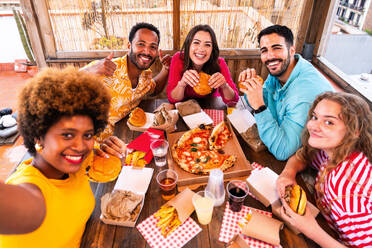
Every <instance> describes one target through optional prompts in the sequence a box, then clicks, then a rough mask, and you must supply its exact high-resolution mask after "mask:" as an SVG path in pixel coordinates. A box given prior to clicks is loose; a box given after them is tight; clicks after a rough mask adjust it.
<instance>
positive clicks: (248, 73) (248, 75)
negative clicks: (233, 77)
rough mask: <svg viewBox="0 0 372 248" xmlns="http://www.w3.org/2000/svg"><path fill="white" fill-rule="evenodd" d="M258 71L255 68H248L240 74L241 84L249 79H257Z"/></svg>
mask: <svg viewBox="0 0 372 248" xmlns="http://www.w3.org/2000/svg"><path fill="white" fill-rule="evenodd" d="M256 75H257V74H256V70H255V69H253V68H247V69H246V70H244V71H242V72H241V73H240V74H239V82H244V81H246V80H248V79H252V78H254V77H256Z"/></svg>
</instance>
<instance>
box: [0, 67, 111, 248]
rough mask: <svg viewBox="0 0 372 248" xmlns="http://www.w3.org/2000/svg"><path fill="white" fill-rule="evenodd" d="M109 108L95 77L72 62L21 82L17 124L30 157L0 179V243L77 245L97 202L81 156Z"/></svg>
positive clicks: (107, 96) (89, 148)
mask: <svg viewBox="0 0 372 248" xmlns="http://www.w3.org/2000/svg"><path fill="white" fill-rule="evenodd" d="M109 107H110V94H109V92H108V91H107V90H106V89H105V87H103V85H102V84H101V82H100V80H99V79H98V78H96V77H95V76H92V75H89V74H87V73H84V72H78V71H77V69H75V68H71V67H70V68H66V69H63V70H58V69H51V68H49V69H46V70H44V71H42V72H41V73H39V74H38V75H37V76H36V77H34V78H32V79H31V80H30V81H29V82H28V83H27V85H26V86H25V87H24V88H23V89H22V91H21V93H20V95H19V103H18V111H19V114H18V125H19V131H20V133H21V135H22V136H23V139H24V144H25V146H26V148H27V149H28V151H29V153H30V154H32V155H33V158H31V159H29V160H27V161H25V162H23V163H22V164H21V165H20V166H18V168H17V170H16V171H15V172H14V173H13V174H12V175H11V176H10V177H9V178H8V179H7V180H6V184H0V233H1V234H2V235H0V247H4V248H7V247H79V245H80V241H81V237H82V235H83V232H84V229H85V224H86V222H87V221H88V219H89V217H90V215H91V213H92V212H93V209H94V204H95V200H94V196H93V193H92V191H91V188H90V185H89V181H88V178H87V176H86V175H85V170H84V168H83V166H82V163H83V161H84V160H85V159H86V158H87V156H88V154H89V153H90V152H91V151H92V150H93V147H94V136H95V135H97V134H99V133H100V132H101V131H102V130H103V129H104V128H105V126H106V124H107V118H108V112H109Z"/></svg>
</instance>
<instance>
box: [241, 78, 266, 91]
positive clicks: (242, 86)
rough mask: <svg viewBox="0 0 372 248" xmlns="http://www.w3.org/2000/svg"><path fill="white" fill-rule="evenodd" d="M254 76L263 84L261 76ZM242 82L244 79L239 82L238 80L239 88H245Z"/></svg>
mask: <svg viewBox="0 0 372 248" xmlns="http://www.w3.org/2000/svg"><path fill="white" fill-rule="evenodd" d="M255 78H256V79H258V81H259V82H260V84H261V85H263V84H264V80H263V79H262V77H260V76H258V75H256V76H255ZM243 82H244V81H240V82H239V88H240V89H246V87H245V86H244V85H243Z"/></svg>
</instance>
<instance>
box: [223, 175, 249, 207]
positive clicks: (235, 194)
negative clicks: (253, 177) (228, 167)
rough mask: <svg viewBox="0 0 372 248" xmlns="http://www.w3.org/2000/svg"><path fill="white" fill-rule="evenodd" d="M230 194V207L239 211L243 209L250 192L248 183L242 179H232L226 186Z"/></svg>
mask: <svg viewBox="0 0 372 248" xmlns="http://www.w3.org/2000/svg"><path fill="white" fill-rule="evenodd" d="M226 190H227V193H228V195H229V204H230V209H231V211H233V212H239V211H240V210H241V209H242V206H243V203H244V199H245V197H246V196H247V194H248V185H247V183H246V182H245V181H242V180H231V181H230V182H229V183H228V184H227V186H226Z"/></svg>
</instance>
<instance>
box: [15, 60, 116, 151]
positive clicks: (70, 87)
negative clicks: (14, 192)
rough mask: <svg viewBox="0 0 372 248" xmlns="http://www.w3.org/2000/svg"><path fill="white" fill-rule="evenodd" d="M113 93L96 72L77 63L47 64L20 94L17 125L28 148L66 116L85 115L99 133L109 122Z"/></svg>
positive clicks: (30, 148) (33, 149)
mask: <svg viewBox="0 0 372 248" xmlns="http://www.w3.org/2000/svg"><path fill="white" fill-rule="evenodd" d="M110 100H111V96H110V93H109V91H108V90H107V89H106V88H105V87H104V85H103V84H102V83H101V81H100V79H99V78H97V77H96V76H93V75H90V74H87V73H85V72H79V71H78V69H76V68H74V67H67V68H65V69H63V70H60V69H55V68H47V69H45V70H43V71H42V72H40V73H39V74H37V75H36V76H35V77H34V78H32V79H30V80H29V81H28V83H27V84H26V85H25V86H24V88H23V89H22V91H21V92H20V94H19V96H18V111H19V113H18V129H19V131H20V133H21V135H22V136H23V139H24V144H25V146H26V148H27V149H28V151H29V152H30V153H31V154H32V155H35V152H36V151H35V141H36V140H37V139H40V138H42V137H44V136H45V134H46V133H47V131H48V129H49V128H50V127H51V126H52V125H53V124H55V123H56V122H58V121H59V120H60V119H61V118H62V117H63V116H74V115H86V116H89V117H90V118H91V119H92V122H93V126H94V132H95V134H96V135H97V134H98V133H100V132H101V131H103V129H104V128H105V126H106V125H107V119H108V113H109V108H110Z"/></svg>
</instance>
